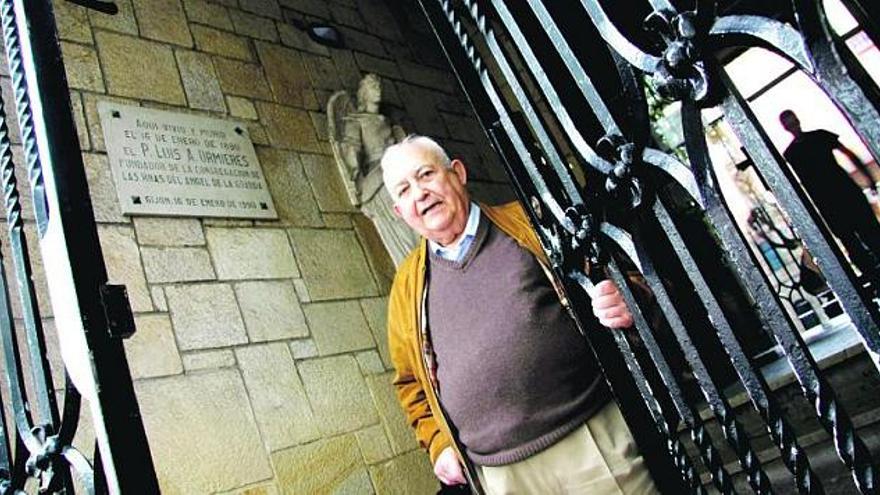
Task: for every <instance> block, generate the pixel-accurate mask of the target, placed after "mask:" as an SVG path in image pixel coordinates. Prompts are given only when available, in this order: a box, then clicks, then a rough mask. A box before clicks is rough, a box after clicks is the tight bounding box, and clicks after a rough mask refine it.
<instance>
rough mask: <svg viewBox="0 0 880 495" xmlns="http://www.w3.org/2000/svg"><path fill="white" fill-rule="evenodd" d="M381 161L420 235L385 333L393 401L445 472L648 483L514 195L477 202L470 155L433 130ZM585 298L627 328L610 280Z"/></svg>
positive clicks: (595, 489) (546, 485)
mask: <svg viewBox="0 0 880 495" xmlns="http://www.w3.org/2000/svg"><path fill="white" fill-rule="evenodd" d="M381 165H382V170H383V178H384V182H385V187H386V188H387V189H388V192H389V193H390V194H391V198H392V199H393V201H394V211H395V213H396V214H397V215H398V216H399V217H400V218H401V219H403V221H404V222H406V224H407V225H409V226H410V227H411V228H412V229H413V230H415V231H416V232H418V233H419V234H420V235H421V236H422V237H423V239H422V240H421V241H420V243H419V245H418V246H417V247H416V249H414V250H413V251H412V253H410V255H409V256H408V257H407V258H406V259H405V260H404V261H403V263H402V264H401V265H400V267H399V269H398V271H397V275H396V276H395V279H394V285H393V288H392V290H391V296H390V301H389V309H388V332H389V346H390V348H391V356H392V360H393V362H394V366H395V369H396V374H395V378H394V385H395V387H396V389H397V395H398V398H399V400H400V403H401V406H402V407H403V409H404V412H405V414H406V417H407V420H408V421H409V423H410V424H411V426H412V427H413V428H414V429H415V433H416V437H417V438H418V440H419V442H420V444H421V445H422V446H423V447H424V448H425V449H427V450H428V453H429V455H430V458H431V461H432V463H433V465H434V473H435V474H436V475H437V477H438V478H439V479H440V481H442V482H443V483H445V484H447V485H454V484H464V483H466V480H469V481H470V482H471V486H472V488H473V489H474V490H475V491H476V492H478V493H479V490H480V488H479V486H478V482H479V485H482V488H483V489H484V490H485V491H486V492H487V493H505V494H506V493H534V494H542V495H543V494H551V493H590V494H600V493H602V494H604V493H609V494H611V493H627V494H630V493H653V492H655V488H654V486H653V483H652V481H651V479H650V476H649V475H648V473H647V470H646V469H645V468H644V465H643V462H642V459H641V456H639V455H638V454H637V453H636V449H635V445H634V443H633V441H632V437H631V436H630V434H629V431H628V430H627V428H626V425H625V424H624V422H623V420H622V417H621V415H620V411H619V410H618V408H617V406H616V405H615V404H614V402H613V401H610V394H609V392H608V390H607V388H606V385H605V382H604V379H603V377H602V375H601V373H600V371H599V369H598V367H597V364H596V363H595V362H594V359H593V356H592V354H591V352H590V351H589V349H588V348H587V345H586V342H585V340H584V338H583V336H581V335H580V334H579V332H578V330H577V328H576V325H575V323H574V322H573V321H572V320H571V319H570V318H569V316H568V314H567V312H566V311H565V310H564V309H563V307H562V305H561V304H560V299H559V298H558V293H557V292H556V291H555V290H554V287H555V285H554V284H555V282H553V280H552V277H551V275H550V272H549V271H548V269H547V267H546V264H545V263H546V259H545V256H544V254H543V252H542V250H541V248H540V244H539V241H538V239H537V237H536V235H535V233H534V231H533V230H532V229H531V227H530V225H529V222H528V219H527V218H526V216H525V214H524V212H523V210H522V208H521V207H520V206H519V204H517V203H511V204H507V205H503V206H499V207H490V206H486V205H477V204H476V203H473V202H471V200H470V198H469V195H468V192H467V189H466V188H465V184H466V183H467V170H466V169H465V165H464V163H462V162H461V161H460V160H450V159H449V157H448V156H447V154H446V152H445V151H444V150H443V149H442V148H441V147H440V146H439V145H438V144H437V143H436V142H435V141H433V140H431V139H429V138H427V137H423V136H410V137H408V138H406V139H405V140H403V141H402V142H400V143H398V144H396V145H394V146H391V147H389V148H388V149H387V150H386V151H385V154H384V155H383V157H382V161H381ZM592 306H593V312H594V314H595V315H596V317H597V318H598V319H599V321H600V322H601V323H602V324H603V325H605V326H607V327H611V328H623V327H628V326H630V325H631V324H632V316H631V315H630V313H629V311H628V310H627V308H626V305H625V304H624V302H623V299H622V297H621V295H620V293H619V291H618V289H617V287H616V286H615V285H614V284H613V283H612V282H610V281H605V282H602V283H600V284H598V285H597V286H596V291H595V293H594V294H593V299H592ZM463 464H464V466H463Z"/></svg>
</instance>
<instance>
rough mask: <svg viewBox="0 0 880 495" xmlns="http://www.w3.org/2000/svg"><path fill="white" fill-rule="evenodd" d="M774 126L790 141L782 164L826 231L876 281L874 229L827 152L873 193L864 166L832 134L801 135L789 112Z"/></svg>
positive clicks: (878, 247) (858, 195) (863, 202)
mask: <svg viewBox="0 0 880 495" xmlns="http://www.w3.org/2000/svg"><path fill="white" fill-rule="evenodd" d="M779 122H780V123H781V124H782V127H784V128H785V130H786V131H788V132H790V133H791V135H792V136H793V137H794V139H793V140H792V141H791V144H789V145H788V147H787V148H786V149H785V153H783V155H784V156H785V159H786V160H788V163H790V164H791V166H792V167H793V168H794V171H795V173H796V174H797V175H798V178H800V181H801V183H802V184H803V185H804V188H805V189H806V190H807V194H809V195H810V198H811V199H812V200H813V202H814V203H815V204H816V207H817V208H818V209H819V212H820V213H821V214H822V216H823V217H824V218H825V221H826V222H827V224H828V227H829V228H831V231H832V232H833V233H834V235H836V236H837V237H839V238H840V240H841V242H843V245H844V246H845V247H846V250H847V252H848V253H849V256H850V259H851V260H852V262H853V264H855V265H856V267H858V269H859V271H861V272H862V273H863V274H864V275H865V276H867V277H868V278H869V280H872V281H873V280H876V279H877V276H878V274H880V267H878V255H880V225H878V223H877V218H876V217H875V216H874V212H873V210H872V209H871V207H870V205H869V204H868V201H867V198H865V195H864V193H863V192H862V190H861V189H860V188H859V186H858V185H856V183H855V182H853V180H852V179H851V178H850V176H849V174H848V173H847V172H846V171H845V170H844V169H843V168H841V167H840V165H839V164H838V163H837V160H835V158H834V153H833V150H839V151H841V152H842V153H843V154H844V155H846V157H847V158H848V159H849V160H850V161H851V162H852V163H853V165H855V166H856V168H857V169H858V170H859V171H860V172H861V173H863V174H865V175H866V176H867V177H868V180H869V183H870V187H871V189H872V190H874V191H875V192H876V185H875V184H874V179H873V178H872V177H871V174H870V173H869V172H868V168H867V166H865V164H864V163H862V161H861V160H860V159H859V157H858V156H857V155H856V154H855V153H854V152H853V151H852V150H851V149H849V148H847V147H846V146H844V145H843V144H842V143H841V142H840V141H839V140H838V139H837V134H834V133H833V132H830V131H826V130H824V129H818V130H815V131H807V132H804V131H803V130H802V129H801V123H800V120H798V117H797V115H795V113H794V112H793V111H791V110H785V111H783V112H782V113H780V114H779Z"/></svg>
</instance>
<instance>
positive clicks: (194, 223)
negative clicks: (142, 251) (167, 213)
mask: <svg viewBox="0 0 880 495" xmlns="http://www.w3.org/2000/svg"><path fill="white" fill-rule="evenodd" d="M133 222H134V230H135V232H137V237H138V244H140V245H141V246H204V245H205V234H204V233H203V232H202V224H201V223H200V222H199V220H198V219H196V218H170V217H169V218H165V217H135V218H134V219H133Z"/></svg>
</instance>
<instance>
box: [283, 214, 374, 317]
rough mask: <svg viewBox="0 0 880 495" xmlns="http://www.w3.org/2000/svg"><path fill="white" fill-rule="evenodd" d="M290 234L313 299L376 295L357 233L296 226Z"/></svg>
mask: <svg viewBox="0 0 880 495" xmlns="http://www.w3.org/2000/svg"><path fill="white" fill-rule="evenodd" d="M291 237H292V238H293V244H294V247H295V249H296V253H297V258H298V259H299V262H300V267H301V268H302V272H303V279H304V280H305V283H306V287H307V288H308V290H309V295H310V297H311V298H312V300H314V301H320V300H326V299H342V298H353V297H367V296H373V295H376V284H375V282H373V277H372V275H370V269H369V267H367V262H366V260H365V259H364V254H363V252H362V251H361V247H360V245H359V244H358V242H357V239H356V238H355V236H354V232H350V231H343V230H311V229H293V230H291Z"/></svg>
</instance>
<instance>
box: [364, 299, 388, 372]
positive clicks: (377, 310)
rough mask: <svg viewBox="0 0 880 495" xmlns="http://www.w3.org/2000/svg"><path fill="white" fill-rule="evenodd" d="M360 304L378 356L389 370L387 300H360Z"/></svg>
mask: <svg viewBox="0 0 880 495" xmlns="http://www.w3.org/2000/svg"><path fill="white" fill-rule="evenodd" d="M360 303H361V308H363V310H364V316H366V318H367V324H368V325H369V326H370V331H371V332H373V338H374V339H376V347H377V348H378V349H379V356H381V358H382V362H383V363H384V364H385V368H387V369H391V368H393V364H392V363H391V353H390V352H389V350H388V323H387V322H388V298H387V297H374V298H370V299H361V301H360Z"/></svg>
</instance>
